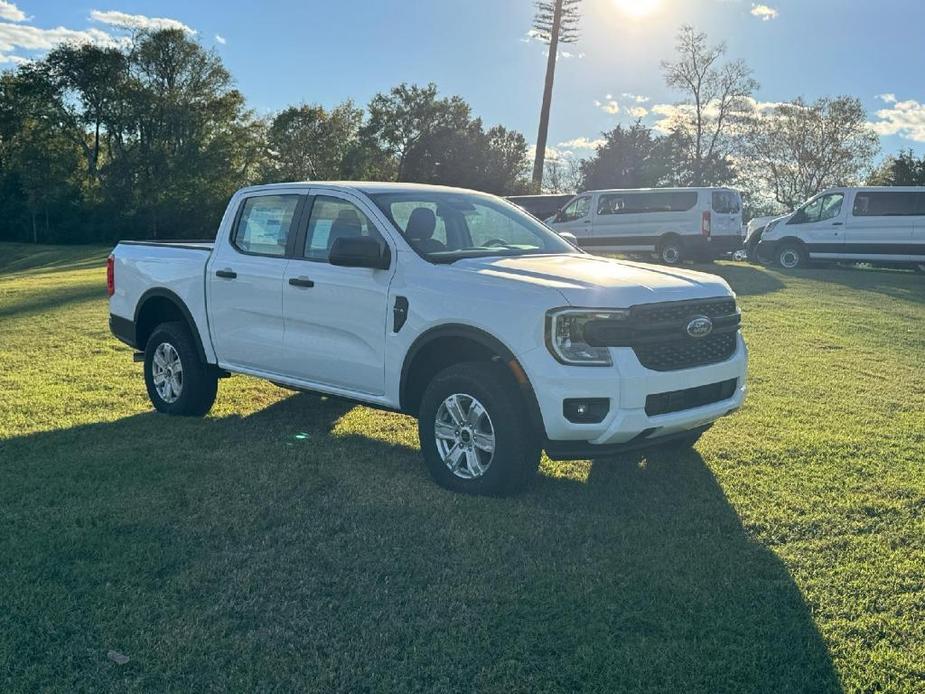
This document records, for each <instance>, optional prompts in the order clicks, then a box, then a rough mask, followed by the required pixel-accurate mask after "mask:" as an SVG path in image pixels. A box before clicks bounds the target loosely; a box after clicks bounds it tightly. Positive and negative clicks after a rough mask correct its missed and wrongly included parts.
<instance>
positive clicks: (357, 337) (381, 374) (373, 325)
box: [283, 189, 396, 395]
mask: <svg viewBox="0 0 925 694" xmlns="http://www.w3.org/2000/svg"><path fill="white" fill-rule="evenodd" d="M310 193H311V198H310V200H309V202H308V204H309V205H310V211H308V214H307V215H306V216H307V217H308V221H307V224H305V225H304V227H303V228H302V229H300V232H299V234H298V239H297V242H296V247H295V249H294V253H293V259H292V260H291V261H290V263H289V265H288V267H287V268H286V272H285V278H284V282H283V313H284V316H285V323H286V329H285V336H284V339H283V342H284V350H283V351H284V355H285V367H284V371H283V373H284V374H285V375H286V376H288V377H290V378H292V379H296V380H299V381H304V382H307V383H310V384H320V385H326V386H332V387H335V388H343V389H347V390H350V391H353V392H358V393H364V394H369V395H381V394H383V393H384V392H385V331H386V322H387V317H388V316H389V310H388V306H387V304H388V296H389V283H390V282H391V279H392V275H393V272H394V267H395V262H396V261H395V258H396V254H395V253H394V249H392V252H391V257H392V263H391V267H390V268H389V269H387V270H379V269H372V268H365V267H338V266H335V265H331V264H330V263H329V262H328V258H329V255H330V252H331V246H332V244H333V243H334V241H335V240H336V239H338V238H344V237H347V238H351V237H358V236H371V237H373V238H376V239H378V240H379V241H380V242H381V243H383V244H386V245H388V242H387V241H386V237H387V235H386V234H383V233H382V232H381V231H380V230H379V229H378V228H377V227H376V225H375V223H373V222H372V220H371V218H372V217H374V216H375V215H374V214H373V212H372V210H371V209H369V208H368V207H367V203H366V202H365V201H363V200H361V199H360V198H359V197H355V196H353V195H350V194H348V193H343V192H335V191H327V190H323V189H319V190H312V191H310Z"/></svg>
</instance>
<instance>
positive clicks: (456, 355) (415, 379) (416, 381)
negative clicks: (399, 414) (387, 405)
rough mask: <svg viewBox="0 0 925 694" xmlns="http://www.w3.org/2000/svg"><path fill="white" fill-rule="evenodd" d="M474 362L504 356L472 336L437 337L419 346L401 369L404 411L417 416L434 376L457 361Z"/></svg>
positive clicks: (499, 358)
mask: <svg viewBox="0 0 925 694" xmlns="http://www.w3.org/2000/svg"><path fill="white" fill-rule="evenodd" d="M472 361H488V362H491V361H497V362H502V361H504V358H503V356H502V355H501V354H499V353H498V350H494V349H491V348H490V347H488V346H487V345H485V344H484V343H482V342H481V341H478V340H475V339H473V338H471V337H462V336H455V335H447V336H443V337H435V338H434V339H432V340H429V341H428V342H427V343H426V344H424V345H422V346H421V347H419V348H418V349H417V350H415V352H414V354H412V355H410V356H409V360H408V363H406V365H405V368H404V369H403V370H402V371H403V374H402V389H401V391H402V392H401V408H402V411H404V412H407V413H408V414H411V415H417V412H418V408H419V407H420V405H421V398H422V397H423V395H424V391H425V390H426V389H427V386H428V384H429V383H430V382H431V380H433V378H434V376H436V375H437V374H438V373H440V372H441V371H443V370H444V369H446V368H448V367H450V366H453V365H454V364H461V363H463V362H472Z"/></svg>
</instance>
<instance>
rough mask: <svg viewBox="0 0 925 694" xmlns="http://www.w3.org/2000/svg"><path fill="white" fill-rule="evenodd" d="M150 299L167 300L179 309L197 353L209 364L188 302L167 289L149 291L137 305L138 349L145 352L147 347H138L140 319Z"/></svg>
mask: <svg viewBox="0 0 925 694" xmlns="http://www.w3.org/2000/svg"><path fill="white" fill-rule="evenodd" d="M149 299H167V300H168V301H169V302H170V303H172V304H173V305H174V306H176V307H177V309H178V310H179V311H180V313H181V314H182V315H183V318H184V320H185V321H186V325H187V327H188V328H189V331H190V334H191V335H192V336H193V343H194V344H195V345H196V353H197V354H198V356H199V358H200V359H201V360H202V363H203V364H208V363H209V361H208V359H206V350H205V348H204V347H203V346H202V337H201V336H200V334H199V328H198V327H196V320H195V319H194V318H193V314H192V313H191V312H190V310H189V308H188V307H187V306H186V302H184V301H183V299H181V298H180V297H179V296H177V294H176V293H175V292H172V291H171V290H169V289H167V288H165V287H154V288H152V289H149V290H148V291H146V292H145V293H144V294H142V295H141V298H139V299H138V303H137V304H135V342H136V346H137V347H138V349H141V350H143V349H144V348H145V345H138V344H137V342H138V319H139V318H140V317H141V312H142V311H143V310H144V307H145V304H146V303H147V302H148V300H149Z"/></svg>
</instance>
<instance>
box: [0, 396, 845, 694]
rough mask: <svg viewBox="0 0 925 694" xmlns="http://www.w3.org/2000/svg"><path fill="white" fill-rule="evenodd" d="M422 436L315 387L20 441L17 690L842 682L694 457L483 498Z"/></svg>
mask: <svg viewBox="0 0 925 694" xmlns="http://www.w3.org/2000/svg"><path fill="white" fill-rule="evenodd" d="M348 413H350V415H351V416H350V417H349V418H348V419H344V415H346V414H348ZM367 415H368V416H367ZM408 427H409V424H408V422H407V421H406V420H405V419H404V418H401V417H399V416H397V415H380V414H377V413H373V412H372V411H370V410H358V411H352V410H351V406H350V405H349V404H346V403H342V402H339V401H332V400H326V399H322V398H317V397H313V396H308V395H298V396H293V397H290V398H288V399H286V400H283V401H281V402H279V403H277V404H275V405H273V406H270V407H268V408H266V409H264V410H261V411H258V412H255V413H254V414H252V415H249V416H246V417H238V416H228V417H222V418H209V419H206V420H179V419H172V418H167V417H163V416H160V415H154V414H141V415H136V416H133V417H128V418H126V419H123V420H120V421H116V422H113V423H110V424H97V425H89V426H81V427H76V428H73V429H68V430H62V431H56V432H49V433H40V434H34V435H30V436H25V437H21V438H18V439H12V440H8V441H5V442H0V481H2V483H0V508H3V509H4V512H5V518H6V519H7V521H6V522H8V523H10V525H9V526H8V527H7V528H6V530H5V532H3V533H2V536H0V554H2V556H5V557H10V558H12V560H11V562H10V564H9V566H8V567H7V570H5V571H4V572H2V573H0V595H3V596H5V599H6V602H7V609H6V610H0V653H3V652H6V653H8V654H16V655H15V656H14V659H13V660H12V661H11V662H10V664H9V665H8V666H7V670H6V674H5V675H4V676H5V677H6V678H7V679H6V685H7V686H8V687H12V688H13V689H34V688H41V687H43V686H46V687H47V686H55V685H61V683H62V682H65V681H66V682H69V683H77V682H79V683H80V684H81V686H84V687H86V688H90V689H96V688H125V687H128V688H143V689H157V690H160V689H165V688H178V687H182V688H188V689H204V688H218V689H269V688H278V689H283V690H287V689H302V690H304V689H315V690H323V691H334V690H340V691H351V690H352V691H356V690H387V691H394V690H402V691H408V690H426V691H433V690H455V691H458V690H480V691H513V690H526V691H532V690H544V691H569V692H571V691H578V690H585V691H685V692H692V691H704V692H708V691H709V692H715V691H743V692H754V691H773V692H779V691H838V690H839V689H840V687H839V682H838V678H837V676H836V673H835V671H834V668H833V666H832V663H831V660H830V658H829V655H828V653H827V651H826V648H825V645H824V643H823V642H822V639H821V638H820V635H819V633H818V632H817V630H816V627H815V625H814V624H813V621H812V617H811V615H810V612H809V609H808V608H807V606H806V604H805V603H804V601H803V598H802V596H801V594H800V591H799V590H798V589H797V587H796V586H795V585H794V583H793V580H792V579H791V577H790V574H789V572H788V570H787V568H786V567H785V566H784V564H783V563H782V562H781V561H780V560H779V559H778V558H777V557H776V556H775V555H774V554H773V553H772V552H770V551H769V550H768V549H767V548H766V547H764V546H763V545H761V544H760V543H759V542H757V541H755V540H754V539H753V538H752V537H750V536H749V534H748V532H747V531H746V530H745V529H744V528H743V527H742V523H741V521H740V519H739V517H738V515H737V514H736V512H735V510H734V509H733V508H732V506H731V505H730V504H729V502H728V500H727V499H726V497H725V495H724V493H723V490H722V489H721V488H720V486H719V485H718V484H717V482H716V480H715V479H714V477H713V475H712V473H711V472H710V470H709V468H708V467H707V466H706V465H705V463H704V461H703V459H702V458H701V457H700V455H699V454H698V453H696V451H690V452H682V453H659V454H650V455H648V456H641V455H634V456H627V457H623V458H618V459H613V460H606V461H596V462H594V463H593V464H592V465H591V469H590V474H589V475H588V477H587V480H586V481H577V480H576V479H563V478H556V477H552V476H547V475H542V476H541V477H540V478H539V479H538V480H537V482H536V484H535V485H534V486H533V487H532V488H531V489H530V490H529V491H528V492H527V493H526V494H524V495H521V496H519V497H515V498H510V499H490V498H473V497H466V496H460V495H454V494H451V493H449V492H446V491H444V490H442V489H440V488H438V487H436V486H434V485H433V484H432V483H431V482H430V480H429V477H428V476H427V474H426V471H425V469H424V466H423V464H422V462H421V461H420V458H419V453H418V451H417V450H416V449H415V448H414V447H413V445H399V444H392V443H387V442H384V441H383V440H381V439H384V438H387V439H389V440H399V439H400V440H407V434H408V431H409V428H408ZM110 648H112V649H115V650H118V651H120V652H122V653H125V654H126V655H128V656H129V657H130V658H131V660H130V661H129V663H128V664H126V665H124V666H121V667H120V666H117V665H115V664H114V663H112V662H110V661H108V660H107V659H106V656H105V654H106V652H107V650H108V649H110ZM0 681H2V679H0Z"/></svg>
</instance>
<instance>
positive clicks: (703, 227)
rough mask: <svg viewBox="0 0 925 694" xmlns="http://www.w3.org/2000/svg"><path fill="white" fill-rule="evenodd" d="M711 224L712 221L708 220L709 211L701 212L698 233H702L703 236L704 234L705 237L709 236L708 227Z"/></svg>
mask: <svg viewBox="0 0 925 694" xmlns="http://www.w3.org/2000/svg"><path fill="white" fill-rule="evenodd" d="M711 226H712V223H711V220H710V213H709V212H704V213H703V218H702V219H701V222H700V233H701V234H703V235H704V236H706V237H707V238H709V237H710V230H711V229H710V227H711Z"/></svg>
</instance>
